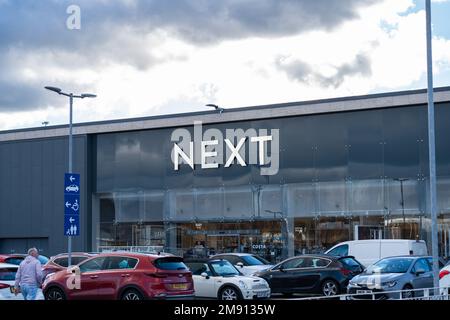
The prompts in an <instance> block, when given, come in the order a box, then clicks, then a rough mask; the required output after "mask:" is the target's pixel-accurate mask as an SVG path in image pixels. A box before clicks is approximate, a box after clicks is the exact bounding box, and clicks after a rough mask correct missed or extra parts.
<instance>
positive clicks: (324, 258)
mask: <svg viewBox="0 0 450 320" xmlns="http://www.w3.org/2000/svg"><path fill="white" fill-rule="evenodd" d="M362 271H363V266H362V265H361V264H360V263H359V262H358V261H357V260H355V259H354V258H353V257H335V256H329V255H323V254H317V255H302V256H297V257H293V258H289V259H287V260H284V261H282V262H280V263H278V264H277V265H275V266H273V267H272V268H269V269H267V270H265V271H261V272H257V273H256V274H255V276H258V277H261V278H264V279H266V280H267V282H268V283H269V285H270V288H271V290H272V293H282V294H283V295H291V294H293V293H309V294H322V295H324V296H333V295H337V294H340V293H342V292H345V291H346V287H347V283H348V281H349V280H350V279H351V278H352V277H354V276H355V275H357V274H359V273H361V272H362Z"/></svg>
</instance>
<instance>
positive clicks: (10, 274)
mask: <svg viewBox="0 0 450 320" xmlns="http://www.w3.org/2000/svg"><path fill="white" fill-rule="evenodd" d="M18 269H19V266H18V265H16V264H10V263H0V300H23V296H22V295H21V294H18V295H17V296H16V295H15V294H14V293H12V291H11V288H13V287H14V283H15V280H16V273H17V270H18ZM36 300H44V295H43V294H42V290H41V289H38V292H37V295H36Z"/></svg>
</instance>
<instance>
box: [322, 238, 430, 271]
mask: <svg viewBox="0 0 450 320" xmlns="http://www.w3.org/2000/svg"><path fill="white" fill-rule="evenodd" d="M325 253H326V254H330V255H333V256H354V257H355V259H356V260H358V261H359V262H361V263H362V264H363V265H364V266H365V267H368V266H369V265H371V264H373V263H375V262H377V261H378V260H380V259H382V258H385V257H393V256H405V255H415V256H425V255H428V249H427V245H426V243H425V241H423V240H401V239H397V240H390V239H377V240H354V241H346V242H341V243H339V244H337V245H335V246H334V247H332V248H331V249H329V250H327V251H326V252H325Z"/></svg>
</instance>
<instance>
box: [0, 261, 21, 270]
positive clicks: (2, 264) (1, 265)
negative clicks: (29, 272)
mask: <svg viewBox="0 0 450 320" xmlns="http://www.w3.org/2000/svg"><path fill="white" fill-rule="evenodd" d="M0 268H16V269H17V268H19V266H18V265H17V264H11V263H3V262H0Z"/></svg>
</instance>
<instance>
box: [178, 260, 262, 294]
mask: <svg viewBox="0 0 450 320" xmlns="http://www.w3.org/2000/svg"><path fill="white" fill-rule="evenodd" d="M185 263H186V264H187V265H188V267H189V268H190V270H191V271H192V278H193V280H194V290H195V296H196V297H199V298H215V299H219V300H242V299H267V298H270V294H271V292H270V287H269V284H268V283H267V281H266V280H264V279H262V278H258V277H253V276H244V275H243V274H242V273H240V272H239V271H238V270H237V269H236V268H235V267H234V266H233V265H232V264H231V263H230V262H229V261H227V260H222V259H211V260H194V261H191V262H189V261H185Z"/></svg>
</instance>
